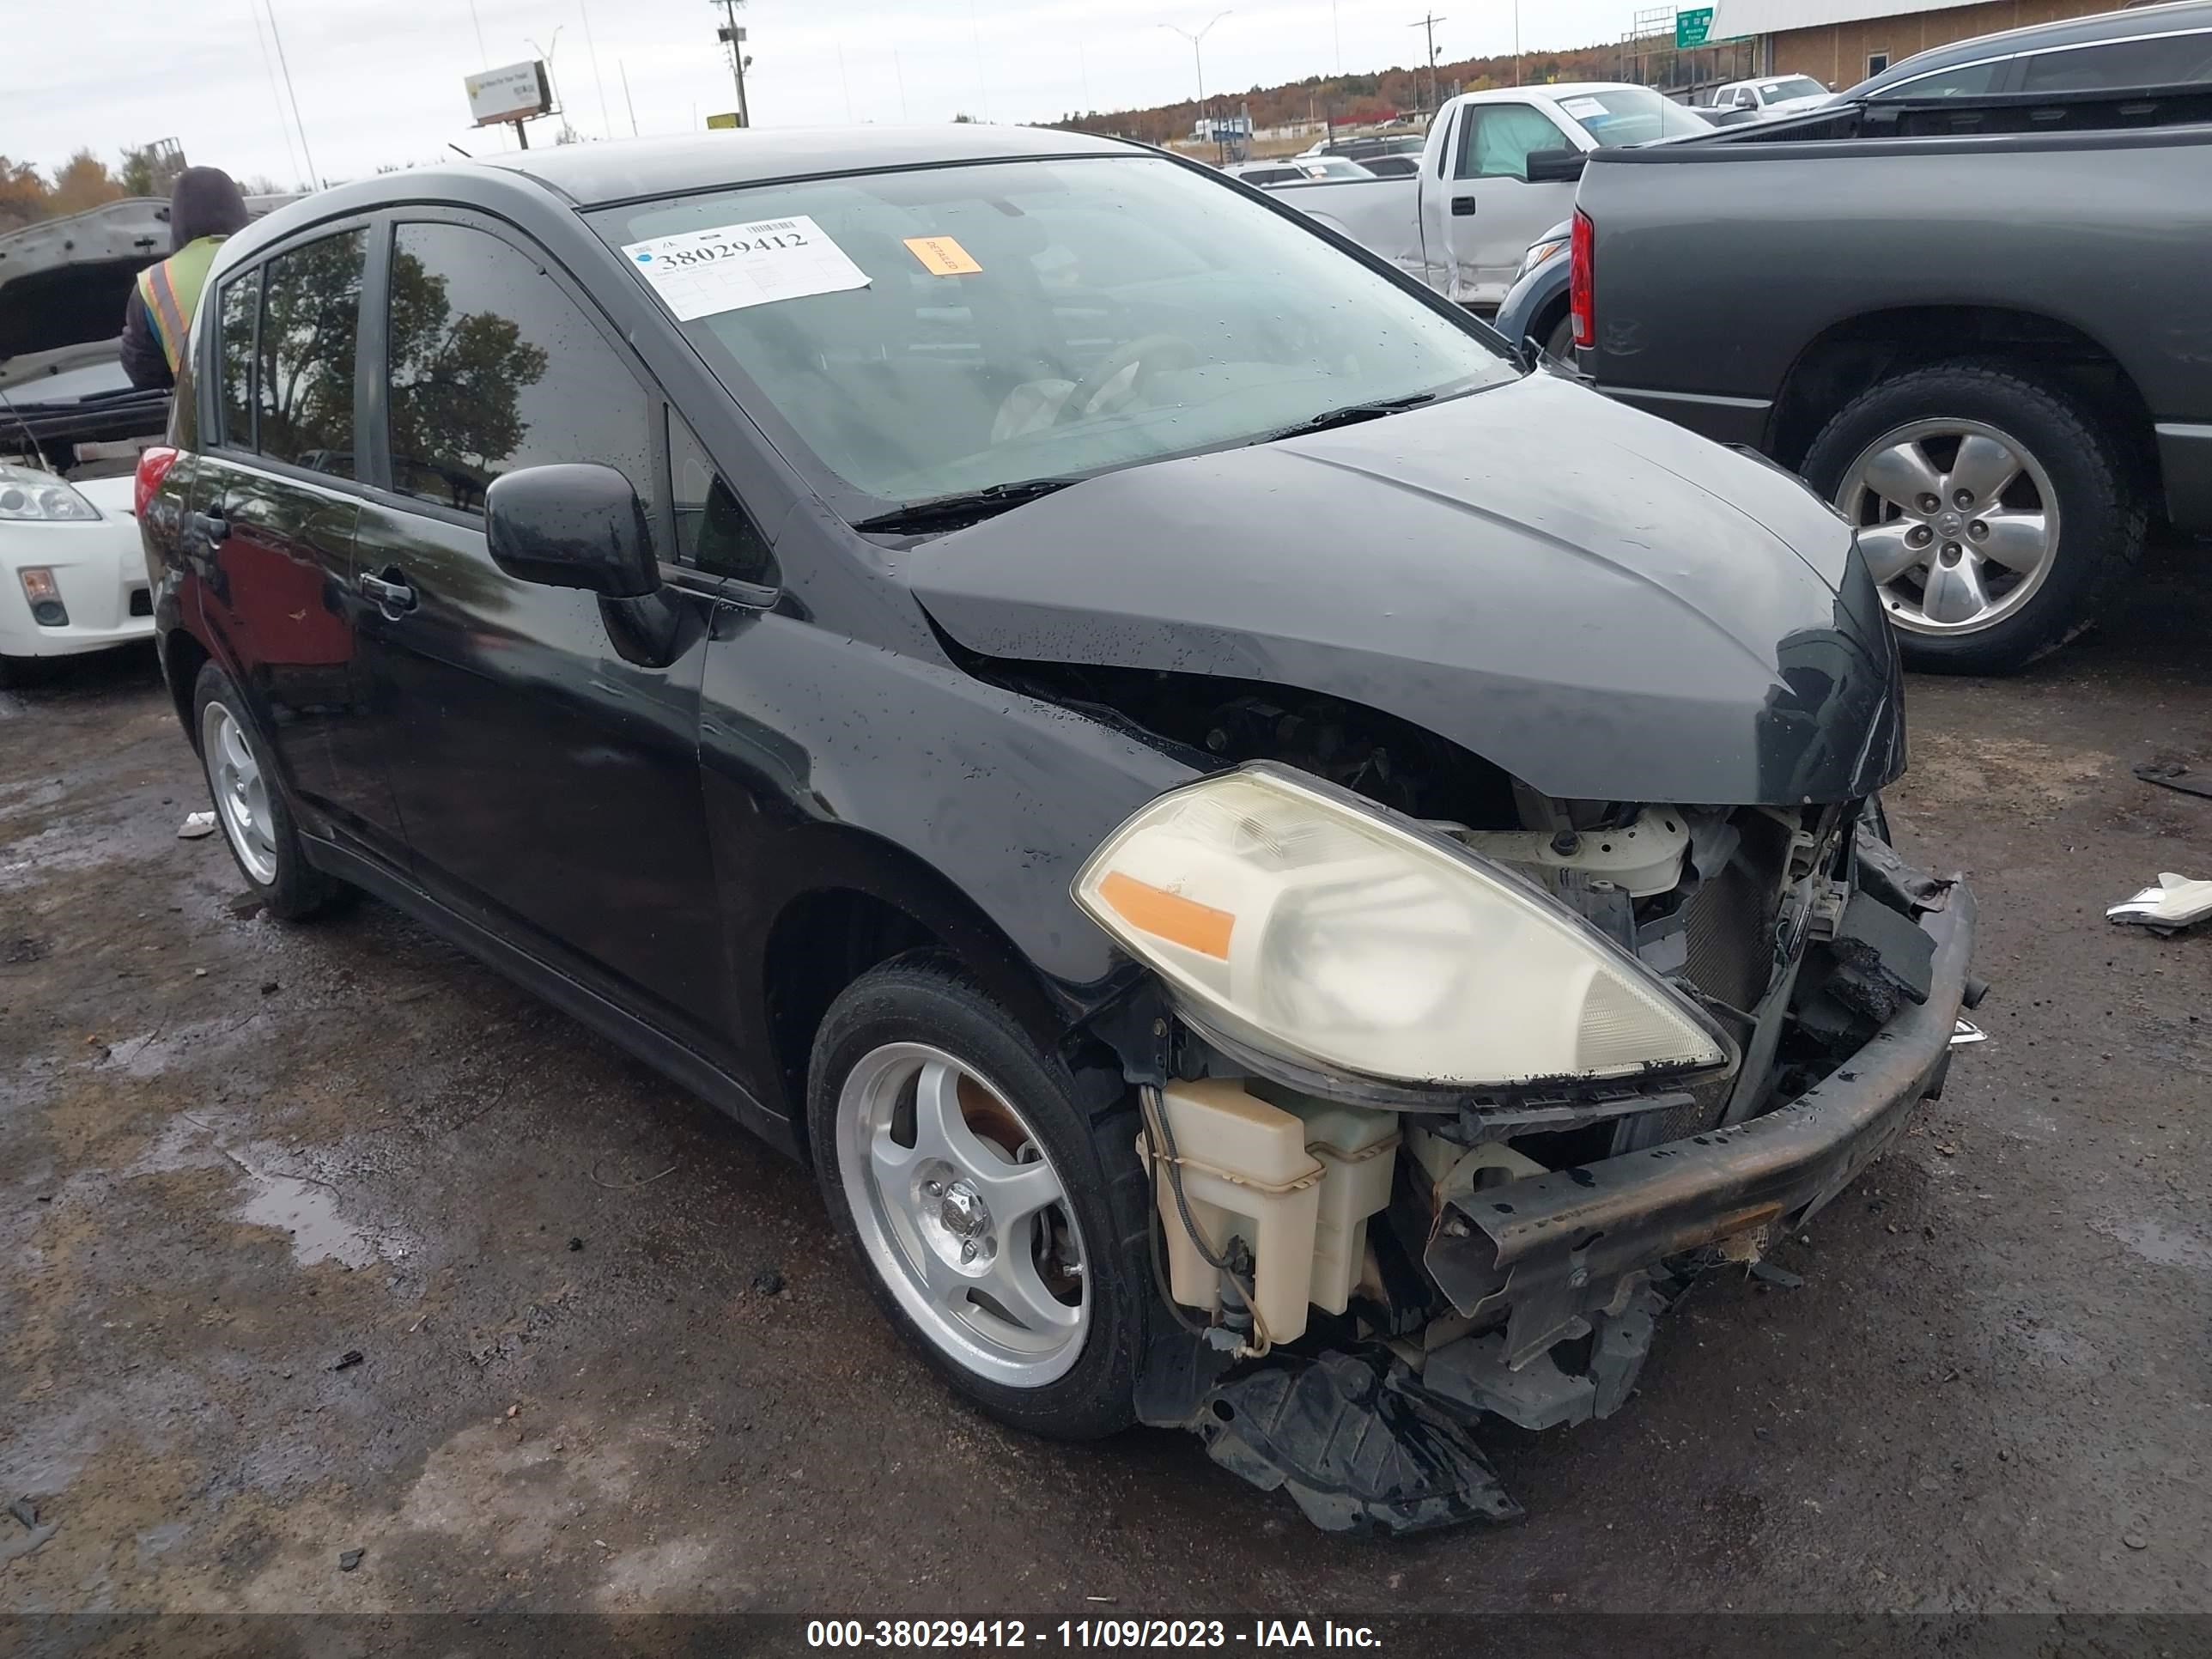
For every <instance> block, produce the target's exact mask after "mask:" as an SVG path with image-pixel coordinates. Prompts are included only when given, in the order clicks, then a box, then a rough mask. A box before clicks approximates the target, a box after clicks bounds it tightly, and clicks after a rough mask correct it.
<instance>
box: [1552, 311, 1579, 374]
mask: <svg viewBox="0 0 2212 1659" xmlns="http://www.w3.org/2000/svg"><path fill="white" fill-rule="evenodd" d="M1544 349H1545V350H1546V351H1547V352H1549V353H1550V354H1551V355H1552V356H1554V357H1557V358H1558V359H1559V361H1560V362H1563V363H1571V362H1574V360H1575V319H1573V318H1572V317H1562V318H1560V319H1559V322H1558V323H1557V324H1555V325H1553V329H1552V331H1551V333H1549V334H1548V335H1547V336H1546V337H1545V338H1544Z"/></svg>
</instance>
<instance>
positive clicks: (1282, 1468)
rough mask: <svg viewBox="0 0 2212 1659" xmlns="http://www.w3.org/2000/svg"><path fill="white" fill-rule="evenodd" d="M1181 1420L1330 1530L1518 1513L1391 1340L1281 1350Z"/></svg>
mask: <svg viewBox="0 0 2212 1659" xmlns="http://www.w3.org/2000/svg"><path fill="white" fill-rule="evenodd" d="M1181 1426H1182V1427H1185V1428H1188V1429H1189V1430H1191V1431H1193V1432H1194V1433H1195V1434H1196V1435H1197V1436H1198V1437H1199V1438H1200V1440H1203V1441H1204V1442H1205V1443H1206V1452H1207V1455H1210V1456H1211V1457H1212V1459H1213V1461H1214V1462H1217V1463H1218V1464H1220V1465H1221V1466H1222V1468H1225V1469H1228V1470H1230V1471H1231V1473H1233V1474H1239V1475H1242V1476H1243V1478H1244V1479H1245V1480H1249V1481H1250V1482H1251V1483H1252V1484H1253V1485H1254V1486H1257V1487H1259V1488H1260V1489H1261V1491H1262V1492H1273V1491H1275V1490H1276V1489H1277V1488H1280V1489H1281V1490H1283V1491H1285V1492H1288V1493H1289V1494H1290V1496H1291V1498H1292V1499H1293V1500H1294V1501H1295V1502H1296V1503H1297V1506H1298V1508H1299V1509H1300V1510H1304V1512H1305V1516H1306V1518H1307V1519H1308V1520H1309V1521H1311V1522H1313V1523H1314V1524H1315V1525H1316V1526H1317V1527H1319V1528H1322V1531H1324V1532H1352V1531H1357V1530H1359V1529H1361V1528H1370V1529H1374V1530H1378V1531H1382V1532H1386V1533H1391V1534H1405V1533H1415V1532H1426V1531H1429V1530H1430V1529H1431V1528H1437V1527H1449V1526H1455V1525H1457V1524H1458V1523H1460V1522H1463V1521H1515V1520H1518V1519H1519V1518H1520V1516H1521V1506H1520V1505H1519V1504H1516V1503H1515V1502H1514V1501H1513V1499H1512V1498H1509V1497H1508V1496H1507V1495H1506V1493H1505V1489H1504V1487H1503V1486H1499V1485H1498V1476H1497V1475H1496V1474H1494V1473H1493V1472H1492V1469H1491V1467H1490V1460H1489V1459H1488V1458H1486V1457H1485V1456H1484V1455H1482V1450H1481V1449H1480V1447H1479V1446H1477V1445H1476V1444H1475V1443H1474V1434H1473V1432H1472V1431H1471V1428H1470V1426H1469V1425H1468V1422H1467V1421H1466V1420H1465V1419H1464V1418H1463V1417H1462V1416H1460V1415H1458V1414H1455V1413H1451V1412H1449V1411H1447V1410H1445V1409H1443V1408H1442V1407H1439V1406H1438V1405H1437V1404H1435V1403H1432V1402H1431V1401H1429V1400H1427V1399H1426V1398H1425V1397H1423V1395H1421V1393H1420V1391H1419V1387H1418V1384H1417V1383H1415V1382H1414V1379H1413V1372H1412V1371H1411V1370H1408V1369H1407V1367H1406V1365H1405V1364H1403V1363H1402V1362H1401V1361H1400V1360H1399V1359H1397V1358H1395V1356H1394V1355H1392V1354H1391V1353H1390V1352H1389V1350H1388V1349H1385V1348H1381V1347H1376V1346H1367V1347H1363V1348H1358V1349H1354V1350H1352V1351H1349V1352H1330V1353H1324V1354H1321V1355H1319V1356H1318V1357H1314V1358H1309V1357H1308V1356H1306V1355H1304V1354H1299V1353H1293V1352H1287V1351H1282V1350H1279V1351H1278V1352H1274V1353H1273V1354H1270V1355H1268V1356H1267V1358H1265V1359H1262V1360H1259V1361H1256V1362H1255V1363H1254V1364H1251V1365H1249V1366H1247V1367H1245V1368H1244V1369H1243V1370H1240V1371H1239V1372H1238V1373H1237V1374H1236V1375H1235V1376H1229V1377H1226V1378H1224V1379H1223V1380H1221V1381H1218V1382H1217V1383H1214V1384H1213V1386H1212V1388H1210V1389H1207V1390H1206V1393H1205V1395H1203V1397H1202V1398H1201V1399H1200V1401H1199V1402H1198V1407H1197V1409H1196V1411H1195V1412H1194V1413H1193V1414H1192V1415H1191V1416H1190V1418H1189V1419H1187V1420H1186V1421H1185V1422H1184V1423H1183V1424H1182V1425H1181Z"/></svg>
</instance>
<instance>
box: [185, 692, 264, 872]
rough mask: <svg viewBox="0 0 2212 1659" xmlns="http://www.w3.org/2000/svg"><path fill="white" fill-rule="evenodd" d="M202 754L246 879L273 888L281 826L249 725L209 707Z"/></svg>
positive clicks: (203, 718)
mask: <svg viewBox="0 0 2212 1659" xmlns="http://www.w3.org/2000/svg"><path fill="white" fill-rule="evenodd" d="M200 753H201V755H202V756H203V757H205V760H206V763H207V776H208V789H209V791H210V793H212V794H213V795H214V797H215V810H216V817H218V818H220V819H222V832H223V834H224V835H225V836H228V837H229V839H230V849H231V851H232V852H234V853H235V854H238V861H239V863H240V864H241V865H243V866H245V867H246V874H247V875H249V876H251V877H252V878H253V879H254V880H256V881H258V882H259V883H260V884H262V885H263V886H264V887H267V886H270V885H273V884H275V882H276V823H275V821H274V819H273V818H272V817H270V809H269V781H268V779H267V777H266V776H265V775H264V774H263V772H262V769H261V760H260V757H258V756H257V755H256V754H255V753H254V752H253V742H252V738H249V737H247V736H246V727H245V726H244V724H243V723H242V722H241V721H240V720H239V718H238V717H237V716H236V715H235V714H232V713H231V712H230V710H229V709H228V708H225V707H223V705H222V703H220V702H210V703H209V704H208V706H207V708H206V709H205V710H204V712H203V713H202V714H201V716H200Z"/></svg>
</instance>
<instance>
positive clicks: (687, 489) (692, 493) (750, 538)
mask: <svg viewBox="0 0 2212 1659" xmlns="http://www.w3.org/2000/svg"><path fill="white" fill-rule="evenodd" d="M668 473H669V481H670V483H671V484H672V485H673V486H674V489H675V502H676V559H677V562H678V563H679V564H689V565H696V566H697V567H698V568H700V569H702V570H704V571H707V572H708V573H709V574H713V575H716V576H735V577H737V578H738V580H740V581H748V582H752V583H754V584H756V585H757V586H761V587H773V586H775V585H776V581H777V574H776V568H775V554H774V553H773V552H771V551H770V550H769V544H768V538H767V537H765V536H763V535H762V534H761V532H760V527H759V526H757V525H756V524H754V523H753V520H752V515H751V514H750V513H747V512H746V511H745V510H744V507H740V506H739V505H738V498H737V497H736V496H735V495H732V494H731V493H730V487H729V485H727V484H726V483H723V482H722V477H721V475H720V473H719V472H717V471H715V470H714V462H713V460H711V459H709V458H708V454H707V450H706V447H705V446H704V445H703V444H702V443H701V442H700V441H699V440H698V439H697V438H696V436H694V435H693V434H692V431H691V428H690V425H689V424H688V423H687V422H685V421H684V417H683V416H681V415H678V413H677V412H676V411H675V410H672V409H671V410H669V411H668Z"/></svg>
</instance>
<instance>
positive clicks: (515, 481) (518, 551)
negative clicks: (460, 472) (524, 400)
mask: <svg viewBox="0 0 2212 1659" xmlns="http://www.w3.org/2000/svg"><path fill="white" fill-rule="evenodd" d="M484 539H485V541H486V543H487V544H489V548H490V550H491V556H492V562H493V563H495V564H496V565H497V566H498V567H499V568H501V570H504V571H505V572H507V574H508V575H510V576H513V577H514V578H516V579H517V580H520V581H526V582H539V583H542V584H544V586H548V587H580V588H582V589H584V590H585V591H586V592H591V593H597V594H599V595H600V596H602V597H603V598H605V599H641V598H643V597H644V596H645V595H647V594H648V593H652V592H657V591H658V590H659V586H660V567H659V564H658V563H657V562H655V560H654V558H653V530H652V526H650V524H648V523H647V520H646V516H645V504H644V503H643V502H642V501H639V500H638V498H637V491H636V490H635V489H632V488H631V487H630V482H629V479H628V478H625V477H623V475H622V474H621V473H619V472H617V471H615V469H614V468H612V467H611V466H599V465H593V464H589V463H583V462H562V463H559V464H556V465H548V466H526V467H524V468H522V469H521V470H520V471H517V472H508V473H504V474H502V475H501V476H500V477H496V478H495V479H493V480H492V483H491V488H490V489H488V490H486V491H485V492H484Z"/></svg>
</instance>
